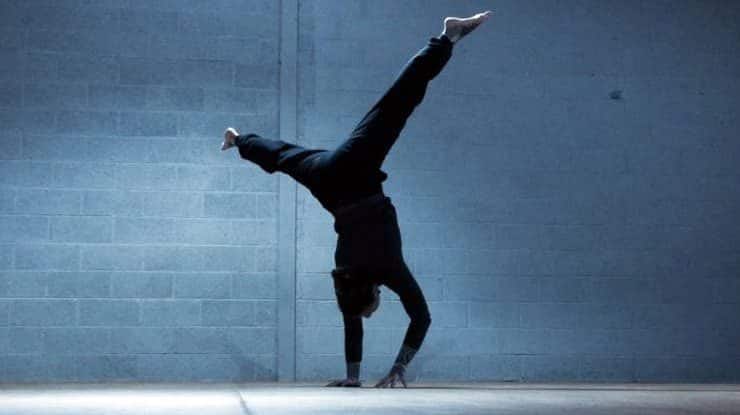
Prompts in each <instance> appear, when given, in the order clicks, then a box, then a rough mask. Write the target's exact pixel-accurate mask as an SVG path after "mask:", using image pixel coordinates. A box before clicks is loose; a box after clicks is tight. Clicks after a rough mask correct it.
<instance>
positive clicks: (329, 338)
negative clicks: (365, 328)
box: [296, 327, 369, 355]
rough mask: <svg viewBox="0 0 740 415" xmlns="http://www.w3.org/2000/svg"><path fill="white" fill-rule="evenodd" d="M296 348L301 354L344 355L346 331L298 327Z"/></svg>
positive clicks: (341, 329)
mask: <svg viewBox="0 0 740 415" xmlns="http://www.w3.org/2000/svg"><path fill="white" fill-rule="evenodd" d="M368 337H369V336H368ZM296 347H297V351H298V353H299V354H301V353H304V354H322V355H325V354H334V355H340V354H343V353H344V329H343V328H329V327H309V328H306V327H297V328H296Z"/></svg>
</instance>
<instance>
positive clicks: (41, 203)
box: [15, 189, 81, 215]
mask: <svg viewBox="0 0 740 415" xmlns="http://www.w3.org/2000/svg"><path fill="white" fill-rule="evenodd" d="M80 199H81V197H80V192H77V191H71V190H36V189H19V190H18V193H17V198H16V201H15V207H16V211H17V212H19V213H21V212H22V213H23V214H27V215H28V214H41V215H54V214H57V215H65V214H66V215H75V214H79V213H80V204H81V201H80Z"/></svg>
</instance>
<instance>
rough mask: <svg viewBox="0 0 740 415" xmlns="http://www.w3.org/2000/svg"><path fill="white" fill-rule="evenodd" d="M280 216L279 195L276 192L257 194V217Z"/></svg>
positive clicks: (270, 217) (272, 217) (274, 217)
mask: <svg viewBox="0 0 740 415" xmlns="http://www.w3.org/2000/svg"><path fill="white" fill-rule="evenodd" d="M277 216H278V197H277V195H276V194H274V193H258V194H257V208H256V215H255V217H256V218H257V219H277Z"/></svg>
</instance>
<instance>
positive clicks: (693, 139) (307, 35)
mask: <svg viewBox="0 0 740 415" xmlns="http://www.w3.org/2000/svg"><path fill="white" fill-rule="evenodd" d="M300 5H301V12H300V18H301V21H300V24H301V26H300V42H301V45H300V55H299V57H300V59H299V72H300V83H299V92H300V105H301V107H300V110H301V117H300V126H301V130H300V137H299V141H301V142H302V143H303V144H307V145H315V146H327V147H331V146H333V145H336V144H337V143H339V142H340V140H342V139H343V138H345V137H347V134H348V132H349V131H351V129H352V128H353V127H354V125H355V123H357V122H358V121H359V120H360V118H361V117H362V115H363V114H364V113H365V111H367V109H369V108H370V106H371V105H372V104H373V103H374V102H375V100H376V99H377V98H379V96H380V94H381V93H382V92H383V91H384V88H386V87H388V86H389V85H390V83H391V82H392V80H393V78H394V77H395V75H396V74H397V73H398V71H399V70H400V68H401V66H402V65H403V64H404V63H405V62H406V61H407V60H408V59H409V58H410V57H411V56H412V55H413V53H415V52H416V51H417V50H418V49H419V48H421V47H422V46H423V45H424V43H425V42H426V41H427V39H428V37H430V36H432V35H437V34H438V33H439V31H440V29H441V19H442V17H444V16H446V15H458V16H459V15H467V14H472V13H474V12H477V11H480V10H485V9H487V8H490V9H493V10H494V15H493V18H492V19H491V20H490V21H489V22H488V23H487V24H486V27H483V28H481V29H480V31H479V32H477V33H474V34H473V35H471V36H470V38H468V39H465V40H463V41H462V42H461V43H460V44H458V45H457V46H456V47H455V50H454V55H453V57H452V60H451V61H450V62H449V64H448V66H447V67H446V68H445V70H444V71H443V72H442V74H441V75H440V76H439V77H438V78H437V79H436V80H434V81H433V82H432V84H431V85H430V88H429V90H428V91H427V96H426V98H425V101H424V102H423V103H422V104H421V106H420V107H419V108H417V111H416V112H415V113H414V115H413V116H412V118H411V119H410V120H409V122H408V124H407V126H406V129H405V132H404V134H403V135H402V136H401V138H400V140H399V142H398V143H397V144H396V146H395V147H394V149H393V151H392V152H391V154H390V156H389V158H388V160H387V162H386V164H385V170H386V171H387V172H388V173H389V176H390V178H389V180H388V182H387V186H386V191H387V193H388V194H389V196H390V197H391V198H392V199H393V200H394V202H395V204H396V206H397V208H398V213H399V220H400V221H401V227H402V232H403V237H404V249H405V254H406V258H407V262H409V264H410V266H411V268H412V271H413V272H414V273H415V276H416V278H417V280H418V281H419V283H420V285H421V286H422V288H423V289H424V292H425V294H426V297H427V300H428V301H429V303H430V308H431V314H432V327H431V329H430V332H429V334H428V337H427V341H426V343H425V345H424V348H423V350H422V351H421V352H420V353H419V354H418V355H417V358H416V359H415V361H414V363H413V364H412V366H411V367H410V369H409V375H410V377H411V378H412V379H459V380H525V381H530V380H531V381H537V380H588V381H590V380H599V381H601V380H604V381H607V380H608V381H616V380H619V381H635V380H636V381H710V380H711V381H715V380H735V381H737V380H738V379H740V329H738V327H740V326H739V325H738V317H737V316H738V315H740V304H739V303H740V164H738V160H740V141H738V131H740V110H739V109H740V101H739V100H738V96H740V95H739V93H740V78H739V77H738V76H739V74H740V58H739V56H740V55H739V54H738V53H737V45H738V39H740V7H738V4H737V3H735V2H721V1H678V2H674V1H671V2H664V1H652V0H651V1H626V2H625V1H620V2H609V1H560V2H553V1H547V0H543V1H496V2H485V1H464V2H461V1H403V2H399V1H390V0H388V1H373V2H365V1H359V2H342V4H341V5H340V4H339V2H334V1H331V0H314V1H301V2H300ZM330 225H331V217H330V216H329V215H328V214H327V213H325V212H323V211H322V210H321V208H320V207H319V205H318V204H317V203H316V202H315V201H314V200H312V199H311V197H310V195H309V194H308V192H306V191H304V190H300V191H299V197H298V221H297V235H298V242H297V270H298V278H297V280H298V299H297V312H298V331H297V374H298V377H299V378H304V379H315V378H316V377H319V378H321V377H327V376H332V375H336V374H337V373H342V372H341V371H342V367H343V359H342V349H343V344H342V329H341V328H342V323H341V319H340V316H339V314H338V313H337V307H336V305H335V304H334V302H333V296H332V295H333V294H332V290H331V281H330V279H329V278H327V277H326V275H327V272H328V271H329V270H330V269H331V267H332V261H333V256H332V254H333V244H334V242H335V236H334V234H333V233H332V229H331V226H330ZM382 296H383V298H384V299H385V301H384V303H383V304H382V305H381V308H380V309H379V310H378V312H377V313H376V315H374V316H373V318H372V319H370V320H365V322H366V324H365V328H366V332H365V359H364V367H363V371H364V374H365V375H366V376H365V378H369V379H377V378H378V377H379V376H381V375H383V374H384V372H385V371H386V370H387V369H388V368H389V366H390V365H391V363H392V361H393V359H394V357H395V354H396V352H397V350H398V347H399V344H400V341H401V339H402V337H403V333H404V330H405V325H406V324H407V321H408V319H407V318H406V316H405V313H404V312H403V309H402V307H401V306H400V303H399V302H398V301H396V297H395V295H394V294H393V293H392V292H390V291H389V290H384V291H383V294H382Z"/></svg>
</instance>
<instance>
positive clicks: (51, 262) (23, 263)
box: [15, 244, 80, 270]
mask: <svg viewBox="0 0 740 415" xmlns="http://www.w3.org/2000/svg"><path fill="white" fill-rule="evenodd" d="M79 263H80V249H79V248H78V247H76V246H68V245H42V244H35V245H17V246H16V247H15V267H16V268H17V269H28V270H31V269H33V270H76V269H79V265H80V264H79Z"/></svg>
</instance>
